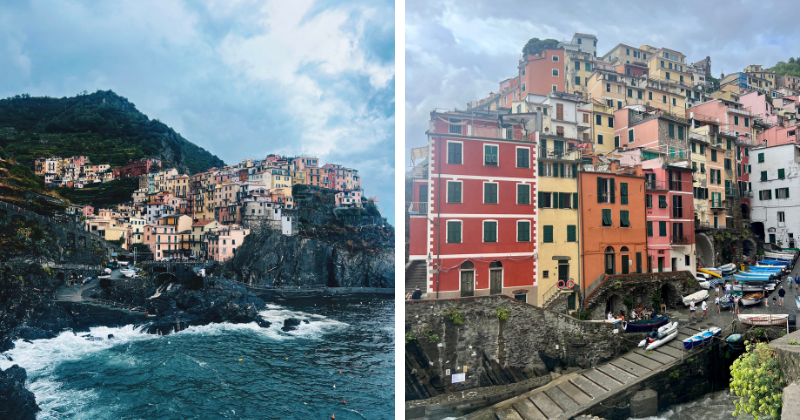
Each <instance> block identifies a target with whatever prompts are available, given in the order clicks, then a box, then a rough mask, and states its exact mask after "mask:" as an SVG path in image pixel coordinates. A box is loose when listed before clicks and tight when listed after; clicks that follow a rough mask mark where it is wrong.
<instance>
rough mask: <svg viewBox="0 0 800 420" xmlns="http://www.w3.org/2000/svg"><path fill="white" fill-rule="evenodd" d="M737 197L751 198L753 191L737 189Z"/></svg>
mask: <svg viewBox="0 0 800 420" xmlns="http://www.w3.org/2000/svg"><path fill="white" fill-rule="evenodd" d="M739 197H742V198H753V192H752V191H739Z"/></svg>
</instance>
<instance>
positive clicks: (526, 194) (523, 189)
mask: <svg viewBox="0 0 800 420" xmlns="http://www.w3.org/2000/svg"><path fill="white" fill-rule="evenodd" d="M530 203H531V186H530V184H517V204H530Z"/></svg>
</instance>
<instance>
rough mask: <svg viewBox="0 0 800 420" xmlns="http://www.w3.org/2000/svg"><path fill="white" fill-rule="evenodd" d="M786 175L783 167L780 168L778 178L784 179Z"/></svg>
mask: <svg viewBox="0 0 800 420" xmlns="http://www.w3.org/2000/svg"><path fill="white" fill-rule="evenodd" d="M785 175H786V173H785V172H784V170H783V168H780V169H778V179H784V178H785V177H786V176H785Z"/></svg>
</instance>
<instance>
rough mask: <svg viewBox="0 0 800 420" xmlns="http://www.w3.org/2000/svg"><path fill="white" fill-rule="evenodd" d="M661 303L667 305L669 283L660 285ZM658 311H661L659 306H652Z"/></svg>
mask: <svg viewBox="0 0 800 420" xmlns="http://www.w3.org/2000/svg"><path fill="white" fill-rule="evenodd" d="M661 303H663V304H664V305H666V306H668V305H669V285H666V284H665V285H663V286H661ZM654 309H655V310H656V311H658V313H661V308H654Z"/></svg>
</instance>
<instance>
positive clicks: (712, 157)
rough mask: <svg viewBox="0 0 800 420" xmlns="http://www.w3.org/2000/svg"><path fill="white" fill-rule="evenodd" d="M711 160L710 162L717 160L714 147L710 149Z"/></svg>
mask: <svg viewBox="0 0 800 420" xmlns="http://www.w3.org/2000/svg"><path fill="white" fill-rule="evenodd" d="M711 161H712V162H716V161H717V151H716V150H714V149H711Z"/></svg>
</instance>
